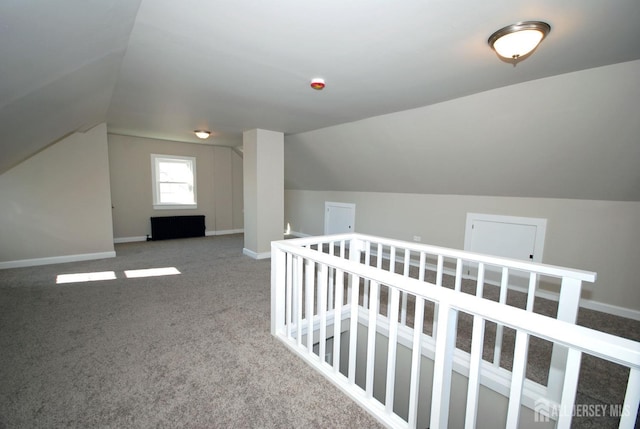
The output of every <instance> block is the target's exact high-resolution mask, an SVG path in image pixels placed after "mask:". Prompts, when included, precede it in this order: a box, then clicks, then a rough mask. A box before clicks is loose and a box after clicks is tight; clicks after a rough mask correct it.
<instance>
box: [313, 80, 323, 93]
mask: <svg viewBox="0 0 640 429" xmlns="http://www.w3.org/2000/svg"><path fill="white" fill-rule="evenodd" d="M324 87H325V83H324V79H322V78H319V77H316V78H314V79H311V88H313V89H315V90H317V91H321V90H323V89H324Z"/></svg>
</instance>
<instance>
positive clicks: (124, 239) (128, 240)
mask: <svg viewBox="0 0 640 429" xmlns="http://www.w3.org/2000/svg"><path fill="white" fill-rule="evenodd" d="M136 241H147V237H146V236H140V237H119V238H114V239H113V243H114V244H120V243H133V242H136Z"/></svg>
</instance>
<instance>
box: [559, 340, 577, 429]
mask: <svg viewBox="0 0 640 429" xmlns="http://www.w3.org/2000/svg"><path fill="white" fill-rule="evenodd" d="M581 359H582V352H581V351H579V350H576V349H569V353H568V354H567V363H568V365H567V372H566V373H565V374H564V386H563V388H562V399H561V400H560V409H561V410H572V409H573V404H574V403H575V401H576V391H577V389H578V377H579V376H580V361H581ZM570 428H571V413H560V415H559V416H558V423H557V425H556V429H570Z"/></svg>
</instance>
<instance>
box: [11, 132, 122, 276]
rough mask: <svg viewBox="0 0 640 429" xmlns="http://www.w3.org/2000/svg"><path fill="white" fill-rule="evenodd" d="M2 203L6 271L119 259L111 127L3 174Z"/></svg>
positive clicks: (58, 146) (66, 142) (82, 135)
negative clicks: (112, 187)
mask: <svg viewBox="0 0 640 429" xmlns="http://www.w3.org/2000/svg"><path fill="white" fill-rule="evenodd" d="M0 200H2V204H0V237H2V239H1V240H0V267H11V266H25V265H38V264H43V263H53V262H65V261H70V260H78V259H95V258H100V257H102V258H104V257H109V256H115V253H114V248H113V229H112V220H111V194H110V190H109V163H108V151H107V127H106V125H105V124H100V125H98V126H96V127H94V128H92V129H91V130H89V131H87V132H86V133H75V134H72V135H70V136H68V137H66V138H64V139H62V140H60V141H58V142H57V143H54V144H52V145H51V146H49V147H47V148H46V149H44V150H42V151H41V152H39V153H37V154H36V155H34V156H32V157H31V158H29V159H27V160H26V161H24V162H22V163H20V164H18V165H17V166H15V167H13V168H12V169H10V170H8V171H7V172H5V173H4V174H2V175H0Z"/></svg>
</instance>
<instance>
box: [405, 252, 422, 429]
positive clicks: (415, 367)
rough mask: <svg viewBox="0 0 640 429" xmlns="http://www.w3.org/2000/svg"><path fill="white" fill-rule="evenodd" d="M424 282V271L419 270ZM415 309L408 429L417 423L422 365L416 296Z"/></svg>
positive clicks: (419, 305)
mask: <svg viewBox="0 0 640 429" xmlns="http://www.w3.org/2000/svg"><path fill="white" fill-rule="evenodd" d="M425 259H426V258H425V254H424V252H421V253H420V266H421V267H423V265H424V261H425ZM421 273H422V277H423V280H424V271H423V270H422V268H421ZM415 298H416V308H415V315H414V322H413V348H412V349H411V381H410V385H409V414H408V418H407V421H408V423H409V428H410V429H415V428H416V425H417V423H418V399H419V396H420V395H419V393H420V367H421V363H422V341H421V340H422V328H423V321H424V299H423V298H421V297H419V296H416V297H415Z"/></svg>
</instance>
